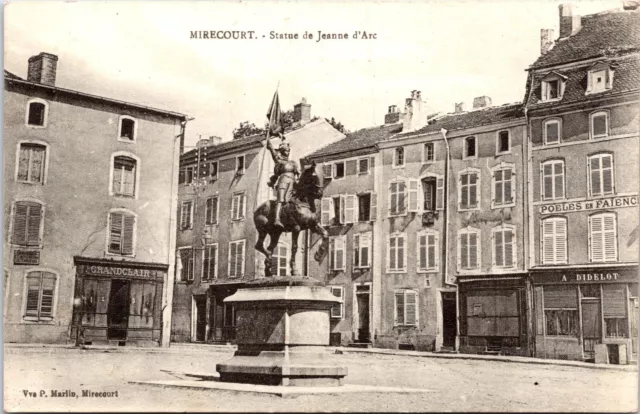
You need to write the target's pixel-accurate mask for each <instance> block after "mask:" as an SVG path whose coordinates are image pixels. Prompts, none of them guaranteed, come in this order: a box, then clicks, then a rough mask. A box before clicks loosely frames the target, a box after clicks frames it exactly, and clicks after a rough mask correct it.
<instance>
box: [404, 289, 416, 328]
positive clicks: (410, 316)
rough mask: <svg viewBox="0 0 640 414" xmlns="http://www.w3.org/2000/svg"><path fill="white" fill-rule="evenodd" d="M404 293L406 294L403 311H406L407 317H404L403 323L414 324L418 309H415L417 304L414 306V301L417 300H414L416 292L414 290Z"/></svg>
mask: <svg viewBox="0 0 640 414" xmlns="http://www.w3.org/2000/svg"><path fill="white" fill-rule="evenodd" d="M406 293H407V294H406V303H405V306H406V310H405V312H406V315H407V317H406V321H405V323H406V324H407V325H416V319H417V317H416V314H417V311H418V310H417V309H416V308H417V306H416V304H417V303H416V302H417V300H416V296H417V294H416V293H415V292H406Z"/></svg>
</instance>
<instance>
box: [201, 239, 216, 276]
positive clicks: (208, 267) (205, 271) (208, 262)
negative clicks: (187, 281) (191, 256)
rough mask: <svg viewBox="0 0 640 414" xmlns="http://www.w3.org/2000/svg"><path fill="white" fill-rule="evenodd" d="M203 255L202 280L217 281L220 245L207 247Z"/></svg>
mask: <svg viewBox="0 0 640 414" xmlns="http://www.w3.org/2000/svg"><path fill="white" fill-rule="evenodd" d="M202 254H203V257H202V280H210V279H216V278H217V277H218V245H217V244H211V245H208V246H205V248H204V250H203V252H202Z"/></svg>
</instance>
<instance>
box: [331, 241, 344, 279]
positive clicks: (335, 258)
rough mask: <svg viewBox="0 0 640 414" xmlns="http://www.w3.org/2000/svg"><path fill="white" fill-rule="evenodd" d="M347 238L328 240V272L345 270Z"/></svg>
mask: <svg viewBox="0 0 640 414" xmlns="http://www.w3.org/2000/svg"><path fill="white" fill-rule="evenodd" d="M346 247H347V236H336V237H331V238H329V270H331V271H335V270H345V268H346V266H345V263H346V257H345V255H346Z"/></svg>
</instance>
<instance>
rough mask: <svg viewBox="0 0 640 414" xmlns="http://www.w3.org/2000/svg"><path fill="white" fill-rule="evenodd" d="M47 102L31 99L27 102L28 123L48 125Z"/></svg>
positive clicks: (35, 125)
mask: <svg viewBox="0 0 640 414" xmlns="http://www.w3.org/2000/svg"><path fill="white" fill-rule="evenodd" d="M47 107H48V105H47V103H46V102H45V101H43V100H40V99H37V100H31V101H29V103H28V104H27V116H26V118H27V119H26V122H27V125H29V126H31V127H42V128H44V127H46V126H47Z"/></svg>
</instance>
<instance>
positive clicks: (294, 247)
mask: <svg viewBox="0 0 640 414" xmlns="http://www.w3.org/2000/svg"><path fill="white" fill-rule="evenodd" d="M299 234H300V230H293V231H292V232H291V258H290V259H289V266H290V267H291V276H300V273H298V269H297V268H296V254H297V253H298V235H299Z"/></svg>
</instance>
